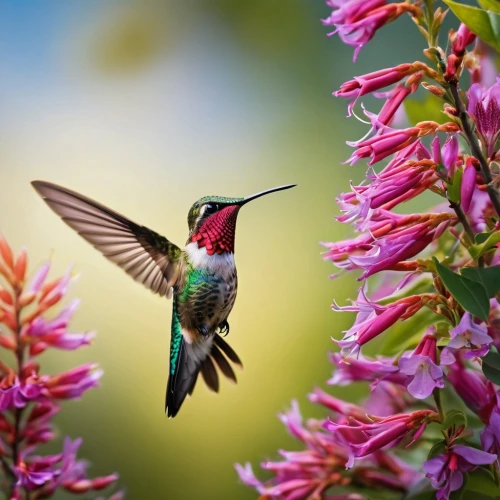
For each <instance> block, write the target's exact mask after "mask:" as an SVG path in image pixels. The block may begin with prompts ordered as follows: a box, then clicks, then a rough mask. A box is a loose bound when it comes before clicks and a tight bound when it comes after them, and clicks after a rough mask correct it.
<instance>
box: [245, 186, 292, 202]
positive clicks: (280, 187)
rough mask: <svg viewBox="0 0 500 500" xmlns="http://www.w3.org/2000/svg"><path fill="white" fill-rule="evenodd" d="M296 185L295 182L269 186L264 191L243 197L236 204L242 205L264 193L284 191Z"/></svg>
mask: <svg viewBox="0 0 500 500" xmlns="http://www.w3.org/2000/svg"><path fill="white" fill-rule="evenodd" d="M296 185H297V184H286V185H285V186H279V187H275V188H271V189H266V190H265V191H261V192H260V193H255V194H252V195H250V196H246V197H245V198H243V200H242V201H240V202H239V203H238V205H240V206H243V205H245V204H246V203H248V202H249V201H252V200H255V199H257V198H260V197H261V196H264V195H266V194H269V193H275V192H276V191H284V190H285V189H290V188H293V187H295V186H296Z"/></svg>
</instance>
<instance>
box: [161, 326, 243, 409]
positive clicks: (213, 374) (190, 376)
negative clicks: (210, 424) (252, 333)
mask: <svg viewBox="0 0 500 500" xmlns="http://www.w3.org/2000/svg"><path fill="white" fill-rule="evenodd" d="M228 359H229V361H232V362H233V363H235V364H237V365H240V366H243V365H242V363H241V361H240V358H239V357H238V355H237V354H236V353H235V352H234V351H233V349H232V348H231V347H230V346H229V344H228V343H227V342H226V341H225V340H224V339H223V338H222V337H221V336H219V335H217V334H215V335H214V336H213V337H212V338H209V339H207V340H206V341H205V342H203V343H200V344H199V345H198V346H197V345H196V344H194V345H193V344H188V343H187V342H186V341H185V340H184V338H182V340H181V342H180V346H179V355H178V358H177V362H176V363H175V367H174V370H173V371H171V372H170V374H169V377H168V384H167V395H166V401H165V411H166V413H167V415H168V417H175V416H176V415H177V413H178V411H179V410H180V408H181V406H182V403H183V402H184V399H186V396H187V395H188V394H190V395H191V394H192V393H193V390H194V386H195V385H196V380H197V379H198V374H199V373H200V371H201V375H202V376H203V379H204V381H205V383H206V384H207V386H208V387H209V389H211V390H212V391H214V392H219V375H218V373H217V368H219V370H220V371H221V372H222V373H223V374H224V375H225V376H226V377H227V378H228V379H230V380H232V381H234V382H236V375H235V373H234V371H233V368H232V367H231V365H230V364H229V361H228ZM216 367H217V368H216Z"/></svg>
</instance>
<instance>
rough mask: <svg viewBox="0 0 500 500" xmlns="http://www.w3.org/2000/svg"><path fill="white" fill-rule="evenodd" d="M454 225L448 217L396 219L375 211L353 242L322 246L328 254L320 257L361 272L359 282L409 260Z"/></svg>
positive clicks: (384, 212) (430, 215) (401, 216)
mask: <svg viewBox="0 0 500 500" xmlns="http://www.w3.org/2000/svg"><path fill="white" fill-rule="evenodd" d="M456 223H457V218H456V216H455V215H452V214H448V213H436V214H423V215H420V214H415V215H398V214H394V213H392V212H388V211H387V210H382V209H378V210H377V211H376V212H375V213H374V214H372V216H371V218H370V220H368V221H367V222H366V224H364V225H360V226H359V230H362V231H366V232H365V234H362V235H361V236H359V237H358V238H356V239H354V240H345V241H340V242H337V243H323V245H324V246H325V247H326V248H328V252H326V253H325V256H324V257H323V258H324V259H325V260H331V261H332V262H333V263H334V265H336V266H337V267H339V268H341V269H347V270H352V269H363V270H364V271H365V272H364V273H363V274H362V275H361V278H360V279H364V278H367V277H368V276H371V275H373V274H376V273H378V272H379V271H383V270H386V269H393V268H396V269H397V267H396V266H397V264H398V263H400V262H402V261H404V260H407V259H411V258H412V257H414V256H415V255H417V254H418V253H420V252H421V251H422V250H424V249H425V248H426V247H427V246H428V245H429V244H430V243H431V242H432V241H434V240H435V239H437V238H439V237H440V236H441V235H442V234H443V233H444V231H445V230H446V229H447V228H448V227H450V226H452V225H455V224H456Z"/></svg>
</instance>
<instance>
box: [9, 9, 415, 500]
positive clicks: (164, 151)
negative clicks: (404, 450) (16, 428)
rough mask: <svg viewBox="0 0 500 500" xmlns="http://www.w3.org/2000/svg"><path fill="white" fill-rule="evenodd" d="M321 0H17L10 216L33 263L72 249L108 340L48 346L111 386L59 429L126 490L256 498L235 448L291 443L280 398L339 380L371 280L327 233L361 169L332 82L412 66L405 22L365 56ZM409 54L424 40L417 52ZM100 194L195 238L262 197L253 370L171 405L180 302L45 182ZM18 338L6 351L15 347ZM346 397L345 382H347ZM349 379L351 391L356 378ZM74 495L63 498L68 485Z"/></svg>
mask: <svg viewBox="0 0 500 500" xmlns="http://www.w3.org/2000/svg"><path fill="white" fill-rule="evenodd" d="M327 15H328V9H327V8H326V7H325V6H324V5H323V3H322V2H321V1H320V0H314V1H310V0H307V1H306V0H288V1H285V0H281V1H277V0H276V1H269V0H254V1H252V2H235V1H230V0H198V1H196V0H190V1H185V0H177V1H174V0H171V1H163V2H153V1H144V0H142V1H139V0H137V1H97V0H87V1H85V2H84V1H79V0H67V1H65V2H57V1H55V0H52V1H50V0H47V1H45V2H36V3H35V2H28V1H23V0H20V1H14V0H12V1H3V2H2V3H1V4H0V109H1V114H0V179H1V186H2V189H1V192H0V193H1V196H0V223H1V224H0V231H1V232H2V233H3V234H4V235H5V237H6V238H7V239H8V241H9V242H10V243H11V245H12V246H13V247H14V248H15V249H16V250H19V249H20V248H21V246H23V245H26V246H27V247H28V249H29V255H30V257H31V268H33V266H36V265H38V264H40V263H41V262H43V260H44V259H45V258H47V257H51V258H52V260H53V270H52V274H51V276H56V275H58V274H60V273H62V272H63V271H64V270H65V268H66V266H67V265H68V264H70V263H74V269H75V271H76V272H78V273H80V274H81V275H80V277H79V279H78V281H77V282H76V283H75V284H74V285H73V287H72V289H71V295H72V296H78V297H81V298H82V304H81V306H80V308H79V310H78V312H77V314H76V317H75V320H74V321H73V323H72V328H73V330H74V331H84V330H93V329H95V330H97V332H98V335H97V338H96V340H95V343H94V345H93V346H92V347H91V348H88V349H82V350H80V351H79V352H70V353H66V352H59V351H58V352H51V353H47V354H44V355H43V356H42V357H41V361H42V370H44V371H45V372H50V373H52V372H58V371H61V370H63V369H67V368H69V367H72V366H75V365H77V364H79V363H83V362H98V363H99V364H100V365H101V366H102V368H103V369H104V371H105V374H104V377H103V379H102V386H101V388H99V389H97V390H94V391H91V392H89V393H88V394H86V395H85V396H84V398H83V399H82V400H81V401H78V402H70V403H67V404H65V405H64V409H63V411H62V413H61V414H60V415H59V416H58V418H57V425H58V428H59V431H60V434H61V436H63V435H70V436H72V437H77V436H82V437H83V438H84V444H83V447H82V449H81V455H82V456H84V457H85V458H87V459H88V460H89V461H90V462H91V463H92V464H93V465H92V467H91V469H90V471H91V473H92V474H93V475H98V474H106V473H110V472H113V471H117V472H119V473H120V475H121V480H120V484H121V485H123V487H125V488H126V491H127V498H129V499H172V500H177V499H179V500H184V499H195V498H196V499H197V498H203V499H204V500H212V499H213V500H215V499H235V498H238V499H251V498H255V497H256V494H255V492H253V491H251V490H249V489H247V488H246V487H245V486H243V485H241V484H239V480H238V478H237V475H236V473H235V471H234V469H233V464H234V463H235V462H245V461H248V460H250V461H252V462H253V463H254V464H257V463H258V462H259V461H261V460H264V459H266V458H273V457H275V456H276V450H277V449H278V448H286V447H293V446H294V445H293V442H292V440H291V438H289V437H288V436H287V435H286V431H285V429H284V428H283V426H282V425H281V423H280V422H279V420H278V419H277V418H276V414H277V413H278V412H280V411H283V410H284V409H286V408H287V407H288V406H289V402H290V400H291V399H292V398H297V399H298V400H299V401H300V402H301V404H302V405H304V408H305V409H306V411H305V412H304V413H308V414H312V413H311V412H314V411H316V414H318V413H317V411H318V410H313V409H312V407H311V406H310V405H309V404H308V403H307V402H306V393H307V392H308V391H310V390H311V389H312V388H313V387H314V386H315V385H322V386H324V385H325V381H326V379H327V378H328V377H329V375H330V373H331V366H330V365H329V363H328V361H327V351H328V350H329V349H331V348H332V347H333V344H332V342H331V340H330V337H331V336H337V337H338V336H339V334H340V331H341V330H342V329H345V328H346V327H347V325H348V322H349V321H350V318H349V317H348V316H347V315H338V314H335V313H333V312H331V311H330V308H329V306H330V304H331V301H332V299H333V298H334V297H335V298H336V300H337V301H338V302H339V303H343V302H344V301H345V300H346V299H347V297H349V296H350V297H352V296H354V295H355V288H356V286H357V284H356V283H355V280H354V278H353V277H350V276H347V277H342V278H340V279H338V280H336V281H330V280H328V274H330V273H331V272H334V269H333V267H332V266H331V265H330V264H328V263H323V262H322V261H321V257H320V252H321V247H320V245H319V241H320V240H325V241H332V240H335V239H340V238H342V237H344V236H345V234H346V231H347V230H348V228H346V227H343V226H342V225H340V224H338V223H335V221H334V219H333V217H334V215H335V214H336V213H337V208H336V205H335V196H337V195H338V194H339V193H340V192H341V191H343V190H346V189H348V179H349V178H352V177H355V178H357V179H360V178H361V177H362V175H363V173H364V172H363V170H364V169H363V167H359V168H358V167H356V168H354V169H351V168H350V167H348V166H340V165H339V162H340V161H342V160H345V159H346V158H347V157H348V155H349V148H348V147H347V146H346V145H345V140H347V139H351V140H353V139H356V138H358V137H360V136H361V130H362V128H361V127H360V126H359V124H357V123H354V121H353V120H346V119H345V114H346V106H345V102H340V101H338V102H336V101H335V99H333V98H332V97H331V95H330V94H331V92H332V91H333V90H335V88H336V87H338V86H339V85H340V83H342V81H344V80H347V79H349V78H350V77H351V76H352V75H353V74H362V73H365V72H367V71H370V70H375V69H377V68H379V67H381V66H384V65H386V64H385V58H386V55H387V50H388V49H389V48H390V50H391V65H393V64H397V63H398V62H402V61H403V60H405V59H404V57H405V56H404V54H405V53H406V52H408V47H398V46H393V45H392V44H391V36H392V33H393V31H391V30H394V29H397V30H400V32H404V30H407V29H408V27H409V26H410V24H409V23H410V22H409V20H405V21H403V22H401V23H399V25H398V27H397V28H392V27H390V28H389V29H388V30H387V31H386V33H385V34H384V35H383V36H379V37H378V39H377V40H376V43H374V45H373V46H372V47H368V48H367V49H366V50H364V52H362V54H361V56H360V58H359V62H358V63H357V65H356V66H355V67H353V66H352V65H351V64H352V63H351V58H352V49H351V48H347V47H343V46H342V45H341V44H340V42H339V41H338V40H337V39H333V38H332V39H330V40H329V39H328V38H327V37H326V36H325V32H326V30H325V28H323V27H322V26H321V24H320V21H319V20H320V18H321V17H326V16H327ZM410 52H411V49H410ZM34 179H43V180H49V181H52V182H56V183H58V184H61V185H63V186H67V187H69V188H72V189H74V190H76V191H79V192H81V193H83V194H85V195H87V196H90V197H92V198H94V199H96V200H98V201H100V202H102V203H104V204H105V205H108V206H110V207H112V208H114V209H115V210H117V211H119V212H121V213H123V214H124V215H126V216H128V217H130V218H131V219H133V220H135V221H137V222H140V223H142V224H144V225H147V226H148V227H150V228H152V229H154V230H156V231H158V232H160V233H162V234H165V235H166V236H167V237H168V238H170V239H171V240H172V241H174V242H175V243H177V244H179V245H181V244H183V243H184V242H185V239H186V237H187V223H186V216H187V212H188V210H189V207H190V206H191V204H192V203H193V202H194V201H195V200H197V199H198V198H200V197H202V196H205V195H211V194H214V195H222V196H244V195H248V194H251V193H253V192H256V191H259V190H262V189H266V188H270V187H273V186H277V185H281V184H286V183H297V184H298V187H297V188H295V189H293V190H291V191H287V192H283V193H277V194H274V195H272V196H269V197H265V198H262V199H260V200H259V201H257V202H255V203H252V204H251V205H249V206H247V207H245V208H244V209H243V210H242V211H241V213H240V216H239V222H238V230H237V241H236V256H237V257H236V258H237V266H238V273H239V282H240V287H239V292H238V300H237V301H236V306H235V308H234V310H233V312H232V314H231V316H230V318H229V319H230V325H231V333H230V335H229V337H228V338H227V340H228V341H229V343H230V344H231V345H232V346H233V348H234V349H235V350H236V351H237V352H238V354H239V355H240V357H241V358H242V360H243V363H244V370H243V371H240V372H239V373H238V379H239V380H238V385H237V386H234V385H232V384H230V383H229V382H227V381H225V380H224V381H223V383H222V384H221V390H220V394H218V395H215V394H213V393H210V392H209V391H208V390H207V389H206V387H205V386H204V384H202V383H199V384H198V386H197V388H196V390H195V394H194V397H193V398H191V399H190V400H188V401H187V402H186V403H185V405H184V407H183V408H182V410H181V412H180V414H179V415H178V417H177V418H175V419H173V420H168V419H167V418H166V417H165V415H164V412H163V408H164V406H163V404H164V393H165V384H166V379H167V365H168V346H169V336H170V331H169V329H170V308H171V304H170V303H169V302H167V301H166V300H165V299H160V298H158V297H155V296H153V295H152V294H150V293H149V292H148V291H147V290H145V289H144V288H142V287H141V286H139V285H137V284H135V283H134V282H133V281H132V280H131V279H130V278H129V277H128V276H126V275H125V273H123V271H121V270H120V269H118V268H117V267H114V266H113V265H111V264H110V263H109V262H107V261H106V260H105V259H104V258H103V257H101V256H100V255H99V253H98V252H96V251H95V250H94V249H92V248H91V246H90V245H88V244H87V243H85V242H84V241H83V240H82V239H81V238H79V237H78V236H77V235H76V234H75V233H74V232H73V231H72V230H71V229H70V228H68V227H67V226H65V225H64V224H63V223H62V222H61V221H60V220H59V219H58V218H57V216H55V215H54V214H53V213H52V212H51V211H50V210H49V209H48V207H47V206H46V205H45V204H44V203H43V202H42V201H41V200H40V198H39V197H38V196H37V195H36V194H35V192H34V190H33V189H32V188H31V186H30V184H29V183H30V181H31V180H34ZM2 355H3V354H2ZM337 392H339V391H337ZM343 394H346V391H343ZM57 498H66V497H65V496H64V495H61V496H59V497H57Z"/></svg>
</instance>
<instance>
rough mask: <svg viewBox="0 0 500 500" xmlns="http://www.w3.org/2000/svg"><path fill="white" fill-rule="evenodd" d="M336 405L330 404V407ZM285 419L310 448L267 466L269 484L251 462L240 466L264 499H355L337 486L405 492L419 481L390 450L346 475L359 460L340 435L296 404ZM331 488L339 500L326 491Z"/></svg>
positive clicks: (240, 471) (245, 479)
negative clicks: (306, 417)
mask: <svg viewBox="0 0 500 500" xmlns="http://www.w3.org/2000/svg"><path fill="white" fill-rule="evenodd" d="M315 394H316V395H317V397H318V398H321V399H322V400H323V401H321V402H324V397H325V395H324V393H318V392H317V391H316V392H315ZM337 401H338V400H337ZM318 402H320V401H318ZM331 402H332V400H329V404H330V403H331ZM349 406H351V405H349ZM352 408H355V405H352ZM352 408H351V409H352ZM344 410H345V411H347V410H348V408H347V407H345V408H344ZM281 419H282V421H283V422H284V423H285V424H286V425H287V427H288V429H289V431H290V432H291V434H292V435H293V436H295V437H296V438H298V439H299V440H301V441H302V442H303V443H304V444H305V446H306V448H305V450H303V451H298V452H290V451H280V452H279V454H280V455H281V457H282V460H281V461H276V462H271V461H267V462H264V463H263V464H262V468H263V469H265V470H267V471H270V472H272V473H273V475H274V476H273V477H272V478H271V479H270V480H268V481H266V482H263V481H260V480H259V479H258V478H257V477H256V476H255V474H254V472H253V470H252V467H251V465H250V464H245V466H242V465H239V464H236V465H235V467H236V470H237V472H238V475H239V476H240V480H241V481H242V482H243V483H245V484H246V485H248V486H250V487H252V488H255V489H256V490H257V491H258V492H259V494H260V495H262V498H263V499H264V498H266V499H267V498H269V499H272V500H277V499H279V500H308V499H310V498H324V499H325V500H327V499H337V500H340V499H342V500H355V499H356V495H354V496H353V495H350V494H341V495H335V493H334V492H335V487H339V488H345V487H348V486H349V485H351V484H352V483H353V482H354V481H355V482H356V484H357V485H360V486H365V487H371V488H372V487H374V488H381V487H383V488H387V489H389V490H392V491H401V490H404V489H405V488H406V486H407V485H408V484H412V483H413V482H415V481H416V480H418V479H417V475H416V474H415V471H413V470H411V469H410V468H409V467H408V466H406V464H402V463H401V462H400V461H398V460H397V459H396V458H395V457H393V456H391V455H389V454H386V453H385V452H377V453H375V454H373V455H372V456H371V457H370V459H363V461H362V466H359V467H358V466H354V467H353V469H352V470H349V471H346V470H345V464H346V463H349V464H350V465H353V464H352V462H353V459H354V457H353V455H352V451H351V448H350V446H349V444H348V443H347V442H346V440H345V438H344V437H343V436H342V435H341V434H340V433H336V432H333V433H332V432H328V431H325V429H324V427H323V423H322V422H317V421H313V420H310V421H308V422H307V424H306V425H304V423H303V421H302V417H301V415H300V413H299V410H298V406H297V404H296V403H293V406H292V410H291V411H290V412H288V413H287V414H285V415H282V416H281ZM331 488H333V493H334V494H333V496H329V495H327V493H326V492H327V491H329V490H330V489H331ZM356 500H357V499H356Z"/></svg>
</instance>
